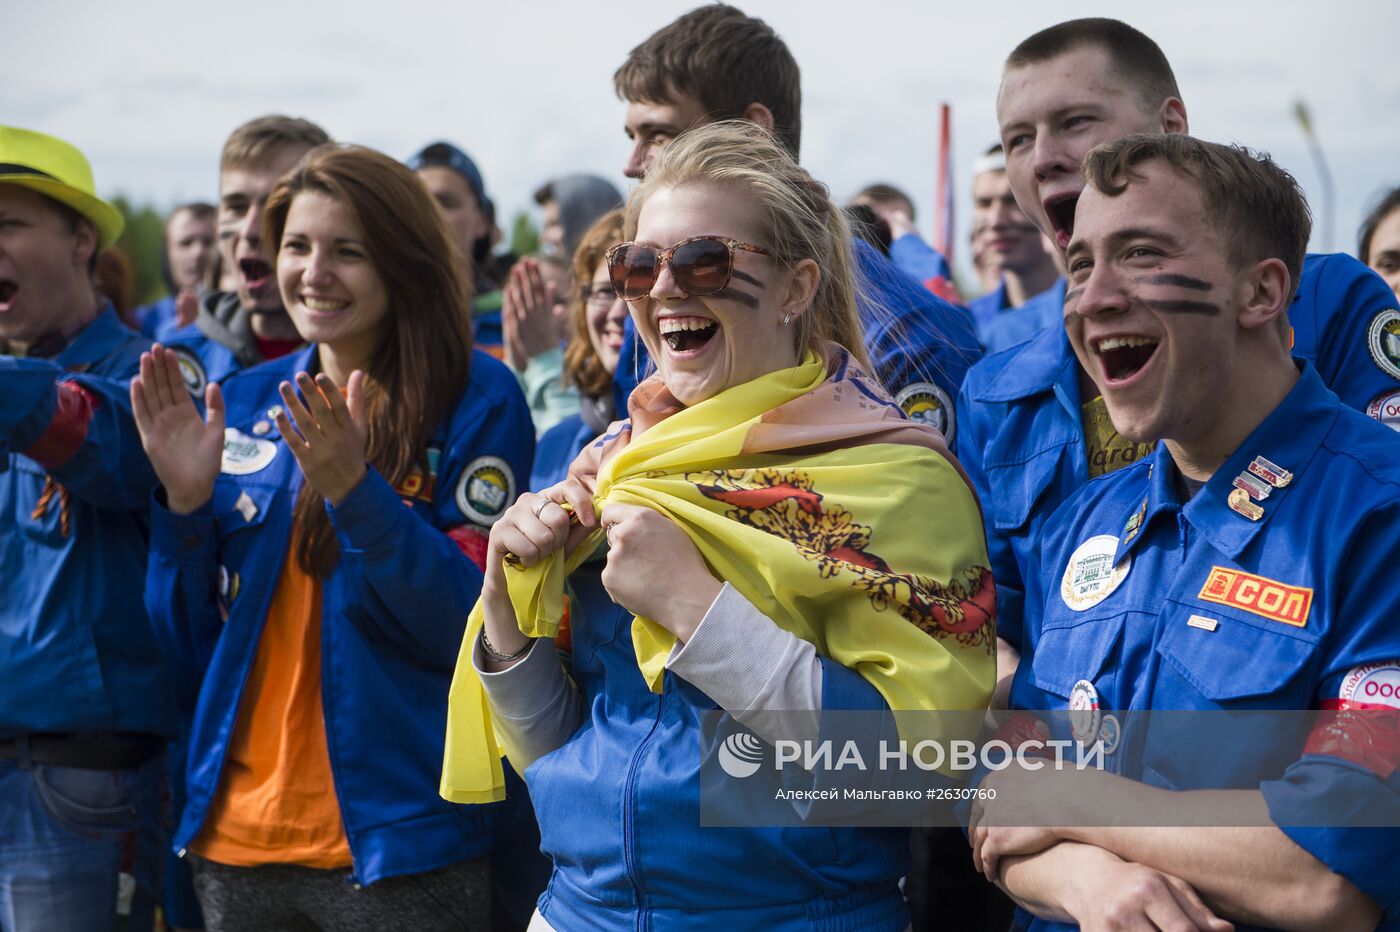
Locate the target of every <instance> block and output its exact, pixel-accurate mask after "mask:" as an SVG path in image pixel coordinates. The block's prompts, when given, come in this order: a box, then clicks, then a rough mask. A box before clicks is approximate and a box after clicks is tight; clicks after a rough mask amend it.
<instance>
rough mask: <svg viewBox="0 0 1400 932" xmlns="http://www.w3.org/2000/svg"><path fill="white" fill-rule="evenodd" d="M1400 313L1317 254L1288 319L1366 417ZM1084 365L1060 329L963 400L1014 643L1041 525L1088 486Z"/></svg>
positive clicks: (1388, 386)
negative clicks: (1378, 324)
mask: <svg viewBox="0 0 1400 932" xmlns="http://www.w3.org/2000/svg"><path fill="white" fill-rule="evenodd" d="M1051 295H1053V296H1054V297H1055V299H1056V301H1055V304H1056V306H1057V307H1058V308H1059V310H1057V312H1056V318H1057V319H1059V318H1062V317H1063V297H1064V292H1063V290H1062V289H1055V290H1052V291H1047V292H1043V293H1042V297H1043V296H1051ZM1036 300H1038V299H1036ZM1394 307H1395V294H1394V292H1392V291H1391V290H1390V289H1389V288H1388V287H1386V285H1385V282H1383V281H1382V280H1381V278H1380V276H1378V275H1376V273H1374V272H1372V271H1371V270H1370V269H1368V268H1366V267H1365V266H1363V265H1362V264H1361V263H1359V262H1357V261H1356V260H1355V259H1352V258H1350V257H1348V256H1342V255H1331V256H1322V255H1310V256H1308V257H1307V260H1306V261H1305V263H1304V265H1303V275H1302V283H1301V286H1300V288H1299V291H1298V298H1297V300H1296V301H1295V302H1294V304H1293V306H1292V307H1291V308H1290V309H1289V312H1288V313H1289V319H1290V321H1291V322H1292V325H1293V328H1294V347H1293V354H1294V355H1295V356H1300V357H1302V358H1305V359H1309V360H1311V361H1312V362H1313V364H1314V365H1315V366H1316V368H1317V372H1318V374H1319V375H1320V376H1321V377H1322V380H1323V381H1324V382H1325V383H1327V385H1328V386H1330V387H1332V388H1333V390H1334V391H1336V392H1337V394H1338V395H1339V396H1340V397H1341V399H1342V401H1343V402H1344V403H1345V404H1348V405H1350V406H1351V407H1353V408H1358V409H1360V410H1363V411H1364V410H1366V408H1367V407H1368V405H1369V404H1370V403H1371V402H1372V400H1373V399H1375V398H1376V397H1377V396H1379V397H1382V398H1384V397H1385V396H1386V395H1387V394H1388V393H1391V392H1395V391H1400V354H1398V355H1397V357H1396V359H1397V363H1396V371H1395V375H1394V376H1393V377H1392V376H1391V375H1390V374H1388V373H1387V372H1386V371H1385V370H1384V369H1382V368H1381V366H1380V365H1379V364H1377V363H1376V362H1374V361H1373V358H1372V356H1371V355H1370V354H1368V352H1367V338H1368V333H1369V331H1370V329H1372V322H1373V321H1375V320H1377V319H1381V320H1385V314H1386V309H1389V308H1394ZM1397 317H1400V315H1397ZM1397 329H1400V322H1397ZM1381 345H1382V349H1385V348H1386V347H1385V344H1384V342H1382V344H1381ZM1078 366H1079V364H1078V361H1077V360H1076V359H1075V356H1074V351H1073V350H1072V349H1071V348H1070V345H1069V338H1068V337H1067V336H1066V335H1065V330H1064V326H1063V325H1062V324H1061V325H1059V326H1054V327H1049V328H1046V329H1043V330H1040V331H1039V332H1038V333H1037V334H1036V335H1035V336H1033V337H1031V338H1030V339H1029V340H1027V341H1026V342H1024V343H1022V344H1020V345H1019V346H1015V347H1013V348H1011V349H1008V350H1004V351H1002V352H999V353H993V354H992V355H990V356H988V357H987V358H986V359H985V360H983V361H982V362H980V363H978V364H977V365H976V366H974V367H973V368H972V370H971V371H970V372H968V374H967V381H966V383H965V384H964V386H963V391H962V394H961V395H960V396H959V397H958V424H959V426H960V428H961V429H960V432H959V436H958V438H957V444H956V450H957V456H958V461H959V462H960V463H962V465H963V468H964V469H966V470H967V474H968V476H969V477H970V478H971V479H972V484H973V487H974V488H975V489H976V490H977V495H978V497H979V498H980V499H981V500H982V510H983V514H984V516H985V518H986V527H987V552H988V554H989V556H990V557H991V561H992V575H993V576H994V577H995V578H996V581H997V633H998V635H1000V636H1001V637H1003V638H1006V639H1007V640H1008V641H1010V642H1011V643H1012V644H1013V645H1018V644H1019V643H1020V638H1021V615H1022V605H1023V602H1024V584H1023V582H1022V579H1023V578H1024V572H1025V566H1026V561H1027V560H1028V559H1029V557H1030V555H1031V552H1032V551H1033V550H1034V549H1035V547H1036V546H1037V542H1038V540H1039V537H1040V529H1041V526H1042V525H1043V524H1044V523H1045V520H1046V519H1047V518H1048V517H1050V515H1051V514H1052V513H1053V512H1054V511H1055V509H1056V508H1058V507H1059V506H1060V503H1062V502H1063V501H1064V500H1065V499H1066V498H1068V497H1069V495H1070V493H1072V492H1073V491H1074V490H1075V489H1077V488H1079V487H1080V486H1081V485H1083V484H1084V483H1085V482H1087V481H1088V479H1089V465H1088V462H1087V460H1086V457H1087V455H1088V454H1087V453H1086V451H1085V445H1084V429H1083V423H1082V420H1081V416H1080V404H1081V399H1080V395H1079V376H1078V371H1079V369H1078Z"/></svg>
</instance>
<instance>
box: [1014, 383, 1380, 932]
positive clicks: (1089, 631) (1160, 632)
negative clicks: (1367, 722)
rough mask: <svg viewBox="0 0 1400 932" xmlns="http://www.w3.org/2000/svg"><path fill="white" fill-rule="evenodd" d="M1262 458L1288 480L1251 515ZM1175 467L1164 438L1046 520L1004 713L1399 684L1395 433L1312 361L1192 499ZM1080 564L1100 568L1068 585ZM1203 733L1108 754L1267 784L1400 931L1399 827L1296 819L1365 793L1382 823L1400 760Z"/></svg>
mask: <svg viewBox="0 0 1400 932" xmlns="http://www.w3.org/2000/svg"><path fill="white" fill-rule="evenodd" d="M1256 457H1263V458H1264V459H1266V460H1268V461H1269V462H1270V463H1272V464H1276V465H1277V466H1278V467H1281V468H1282V469H1284V470H1287V471H1289V472H1291V473H1292V479H1291V481H1289V482H1287V484H1286V485H1283V486H1282V487H1278V488H1270V489H1269V491H1268V494H1267V495H1266V497H1264V498H1263V499H1262V500H1259V501H1258V502H1257V505H1258V507H1259V508H1261V509H1262V515H1261V516H1260V517H1259V518H1258V520H1250V519H1249V518H1248V517H1246V516H1244V515H1242V514H1238V513H1236V512H1235V511H1234V510H1232V509H1231V507H1230V506H1229V505H1228V504H1227V498H1228V497H1229V494H1230V493H1231V492H1232V491H1234V485H1233V483H1234V482H1235V480H1236V477H1237V476H1239V475H1241V474H1244V475H1246V476H1250V475H1251V473H1250V472H1249V470H1250V465H1251V463H1252V462H1254V461H1255V458H1256ZM1177 475H1178V473H1177V470H1176V465H1175V463H1174V462H1173V461H1172V459H1171V456H1170V453H1169V452H1168V450H1167V448H1166V446H1165V445H1158V447H1157V449H1156V452H1155V453H1154V454H1153V455H1152V456H1151V457H1150V458H1149V459H1147V460H1142V461H1139V462H1138V463H1135V464H1134V465H1132V466H1128V467H1126V468H1124V469H1122V470H1119V471H1117V472H1114V473H1110V474H1108V475H1106V476H1103V477H1101V478H1099V479H1096V480H1094V481H1092V482H1090V483H1088V484H1087V485H1084V486H1083V487H1082V488H1080V489H1079V490H1078V491H1077V492H1076V493H1075V494H1073V495H1072V496H1070V497H1069V499H1068V500H1067V501H1066V502H1065V504H1064V505H1063V506H1062V507H1061V508H1060V509H1059V511H1057V512H1056V513H1055V515H1054V516H1053V517H1052V518H1051V519H1050V522H1049V523H1048V524H1047V525H1046V527H1045V532H1044V535H1043V536H1042V538H1041V544H1040V548H1039V550H1038V552H1037V553H1035V554H1034V555H1033V556H1032V559H1031V563H1030V567H1029V572H1028V576H1027V578H1028V587H1027V588H1028V592H1027V596H1026V598H1027V611H1026V629H1025V645H1024V652H1023V654H1022V657H1021V663H1020V666H1019V668H1018V669H1017V671H1016V678H1015V681H1014V683H1013V686H1012V691H1011V705H1012V707H1013V708H1019V709H1029V710H1033V711H1034V710H1048V709H1055V710H1064V709H1066V708H1068V706H1069V701H1070V696H1071V694H1072V692H1075V691H1079V692H1081V693H1085V694H1088V695H1094V696H1096V697H1097V700H1098V705H1099V707H1100V708H1101V709H1104V710H1109V709H1113V710H1124V711H1125V712H1127V713H1128V714H1129V715H1131V713H1132V712H1133V711H1136V710H1146V709H1154V710H1163V709H1204V710H1212V709H1224V710H1241V711H1242V710H1251V709H1276V710H1277V709H1296V710H1307V709H1317V708H1329V707H1336V706H1337V703H1338V702H1339V701H1343V700H1345V701H1358V700H1362V699H1363V695H1362V694H1363V693H1364V692H1365V690H1364V689H1362V688H1358V686H1361V687H1364V685H1365V683H1366V682H1367V681H1368V674H1372V675H1371V676H1370V678H1369V679H1370V682H1372V683H1373V684H1377V683H1381V684H1383V683H1386V682H1389V683H1392V684H1393V683H1397V682H1400V627H1397V625H1396V624H1395V619H1396V618H1397V617H1400V587H1397V586H1396V585H1395V582H1394V562H1395V557H1396V554H1397V553H1400V437H1397V436H1396V435H1395V434H1393V433H1391V432H1390V431H1385V430H1378V429H1376V426H1375V425H1374V424H1372V423H1370V422H1369V421H1368V420H1367V419H1366V418H1365V417H1363V416H1362V415H1361V414H1359V413H1357V412H1355V411H1351V410H1348V409H1347V408H1345V407H1344V406H1343V405H1341V404H1340V403H1339V402H1338V399H1337V398H1336V396H1335V395H1333V394H1332V393H1331V392H1330V391H1328V389H1327V388H1326V387H1325V386H1324V385H1323V383H1322V379H1321V378H1319V376H1318V373H1317V372H1316V371H1315V370H1314V369H1313V368H1312V367H1311V366H1308V367H1306V368H1305V369H1304V371H1303V374H1302V377H1301V379H1300V381H1299V382H1298V384H1297V385H1296V386H1295V387H1294V389H1293V390H1292V392H1290V393H1289V395H1288V396H1287V397H1286V398H1285V399H1284V401H1283V402H1282V403H1281V404H1280V405H1279V406H1278V407H1277V408H1276V409H1274V411H1273V413H1272V414H1270V415H1269V416H1268V417H1267V418H1266V419H1265V420H1264V422H1263V423H1262V424H1261V425H1260V426H1259V427H1258V428H1256V429H1255V430H1254V432H1253V433H1252V434H1251V435H1250V436H1249V437H1248V439H1246V440H1245V442H1244V443H1243V444H1242V445H1241V446H1240V447H1239V449H1237V450H1236V451H1235V452H1234V453H1233V454H1232V455H1231V456H1230V458H1229V459H1228V460H1226V462H1225V463H1224V465H1222V466H1221V467H1220V469H1219V470H1217V471H1216V473H1215V475H1214V476H1213V477H1212V478H1211V480H1210V481H1209V482H1208V483H1207V484H1206V485H1205V486H1204V487H1203V488H1202V489H1201V490H1200V491H1199V492H1197V493H1196V494H1195V496H1193V497H1192V498H1191V499H1190V500H1189V501H1188V502H1186V503H1185V504H1184V505H1183V504H1182V502H1181V500H1180V498H1179V495H1178V492H1177V488H1176V485H1177V483H1176V476H1177ZM1263 485H1265V487H1269V483H1263ZM1338 506H1341V507H1338ZM1096 538H1098V540H1097V541H1095V539H1096ZM1091 542H1092V543H1091ZM1081 548H1084V549H1081ZM1087 551H1094V552H1096V553H1099V554H1101V555H1102V556H1103V557H1104V562H1103V563H1102V564H1101V566H1102V568H1103V570H1102V571H1098V570H1095V569H1094V568H1093V566H1092V565H1091V563H1092V558H1089V559H1090V563H1086V562H1085V556H1084V555H1085V553H1086V552H1087ZM1076 552H1078V557H1076ZM1109 559H1111V561H1112V562H1111V563H1110V562H1108V560H1109ZM1110 566H1112V567H1115V568H1116V571H1115V572H1114V573H1113V575H1112V577H1111V578H1109V577H1108V576H1107V575H1106V573H1107V568H1108V567H1110ZM1241 573H1243V574H1251V575H1252V576H1253V577H1255V578H1254V579H1247V578H1244V577H1241V576H1239V575H1238V574H1241ZM1086 576H1087V577H1088V578H1090V579H1092V578H1093V577H1095V576H1097V579H1098V581H1097V582H1095V583H1092V584H1091V585H1090V586H1088V587H1085V588H1075V586H1074V581H1075V580H1080V579H1084V578H1086ZM1115 586H1116V588H1115ZM1197 616H1198V617H1197ZM1188 619H1190V620H1191V622H1192V623H1191V624H1188V623H1187V622H1188ZM1373 665H1380V666H1379V667H1376V666H1373ZM1081 681H1083V682H1087V683H1088V684H1089V686H1088V688H1087V689H1085V687H1083V686H1078V685H1076V684H1079V683H1081ZM1381 695H1382V696H1383V698H1379V699H1377V698H1371V697H1367V698H1368V700H1369V701H1370V702H1371V703H1372V704H1375V705H1381V706H1388V707H1389V708H1391V709H1400V697H1396V696H1395V695H1394V694H1393V692H1392V693H1391V694H1389V695H1386V694H1384V693H1381ZM1082 705H1083V703H1081V706H1082ZM1115 718H1116V715H1115ZM1256 721H1257V720H1256ZM1115 724H1118V723H1115ZM1124 724H1126V723H1124ZM1099 727H1100V728H1102V727H1103V726H1102V725H1099ZM1176 727H1183V726H1176ZM1203 727H1206V726H1205V725H1202V724H1199V723H1196V724H1193V725H1191V726H1190V728H1191V733H1190V734H1189V735H1187V736H1185V738H1184V739H1178V740H1170V741H1166V740H1161V741H1159V740H1158V738H1160V737H1162V736H1163V735H1165V734H1166V733H1168V732H1169V731H1170V730H1171V729H1172V728H1173V725H1172V723H1170V722H1168V723H1165V724H1163V723H1162V720H1161V719H1158V720H1157V721H1155V722H1153V723H1152V725H1151V729H1152V730H1151V731H1150V732H1149V733H1148V737H1147V739H1146V740H1144V741H1138V740H1129V738H1130V737H1133V735H1132V733H1131V732H1130V731H1124V732H1123V736H1124V738H1123V740H1122V742H1121V743H1118V747H1117V749H1116V750H1115V751H1113V752H1112V753H1109V754H1108V755H1107V756H1106V758H1105V760H1106V762H1107V763H1108V764H1109V769H1111V770H1113V771H1116V772H1119V773H1123V774H1125V775H1127V776H1130V777H1133V778H1135V779H1142V780H1144V781H1145V782H1147V783H1149V784H1151V785H1155V786H1160V787H1167V788H1171V789H1178V790H1188V789H1200V788H1214V787H1221V788H1242V789H1253V788H1256V787H1257V788H1259V789H1261V790H1262V792H1263V794H1264V798H1265V801H1266V802H1267V803H1268V806H1269V811H1270V815H1271V817H1272V818H1273V819H1274V821H1275V822H1277V823H1280V824H1281V825H1282V828H1283V831H1284V832H1285V833H1286V834H1287V835H1288V836H1289V837H1290V838H1291V839H1293V841H1295V842H1297V843H1298V844H1299V845H1300V846H1301V847H1302V848H1304V849H1305V850H1306V851H1308V852H1309V853H1310V854H1312V855H1313V856H1314V857H1316V858H1317V859H1318V860H1320V861H1321V862H1322V863H1324V864H1325V865H1327V866H1328V867H1329V868H1331V869H1332V870H1333V871H1335V872H1336V873H1339V874H1341V875H1342V876H1344V877H1346V878H1347V879H1348V880H1350V881H1351V882H1352V883H1354V884H1355V885H1356V886H1357V887H1358V888H1359V889H1361V890H1362V892H1364V893H1366V894H1367V895H1368V896H1370V897H1371V898H1372V899H1374V900H1375V901H1376V902H1377V903H1379V904H1380V905H1381V906H1382V908H1383V909H1384V910H1385V913H1386V920H1385V922H1384V923H1382V926H1383V927H1384V928H1396V927H1400V884H1396V882H1395V877H1396V874H1395V865H1396V863H1397V860H1400V828H1364V829H1363V828H1315V827H1314V828H1298V827H1292V826H1293V825H1297V824H1299V823H1304V824H1306V823H1311V824H1312V825H1328V824H1333V825H1335V824H1337V822H1338V821H1339V820H1336V819H1335V818H1334V819H1333V821H1331V822H1329V821H1328V814H1329V813H1337V812H1339V811H1342V810H1346V811H1354V810H1355V807H1354V806H1353V801H1363V800H1364V801H1365V803H1364V805H1365V806H1366V807H1368V809H1367V811H1369V812H1371V813H1372V814H1374V815H1375V817H1376V818H1378V819H1381V820H1384V819H1386V818H1387V816H1386V815H1384V813H1387V812H1388V813H1390V815H1389V816H1388V817H1389V818H1400V815H1397V813H1400V770H1395V771H1394V772H1391V768H1392V767H1393V766H1394V761H1393V759H1392V760H1390V761H1389V763H1388V766H1385V767H1381V768H1379V769H1380V770H1384V771H1386V772H1384V773H1380V772H1378V770H1377V768H1376V765H1375V764H1371V765H1369V766H1368V765H1367V764H1365V763H1364V755H1357V754H1354V753H1353V752H1352V751H1348V750H1345V749H1344V748H1343V749H1342V750H1339V749H1338V746H1337V745H1333V746H1331V747H1330V748H1326V747H1324V748H1323V749H1321V750H1318V749H1314V748H1309V749H1308V750H1305V749H1304V746H1303V745H1304V740H1303V739H1304V738H1306V735H1298V734H1296V733H1294V734H1290V735H1289V738H1293V739H1296V741H1292V740H1290V741H1280V740H1278V739H1279V737H1280V736H1279V734H1278V733H1277V732H1271V730H1270V729H1267V728H1263V727H1261V726H1259V725H1255V726H1253V728H1251V729H1250V731H1249V732H1248V733H1246V732H1245V731H1244V730H1243V729H1240V728H1238V727H1236V728H1231V729H1229V733H1230V734H1231V735H1232V736H1233V738H1234V740H1231V741H1223V740H1212V739H1211V738H1210V737H1207V736H1206V735H1203V734H1202V731H1201V729H1202V728H1203ZM1221 727H1222V729H1223V728H1224V727H1225V726H1224V725H1223V724H1222V725H1221ZM1116 731H1117V729H1114V732H1115V733H1116ZM1105 734H1106V733H1105V732H1103V731H1100V732H1099V735H1101V736H1102V735H1105ZM1057 737H1060V736H1057ZM1066 737H1067V736H1066ZM1137 737H1139V738H1140V737H1142V736H1141V734H1139V735H1137ZM1085 740H1089V741H1092V740H1093V736H1090V737H1089V738H1087V739H1085ZM1114 743H1117V742H1116V741H1115V740H1114V739H1112V738H1108V739H1106V745H1112V744H1114ZM1382 753H1383V754H1384V752H1382ZM1390 753H1391V754H1393V751H1392V752H1390ZM1339 799H1340V800H1345V802H1343V803H1342V804H1341V806H1340V808H1339V805H1338V801H1339ZM1356 805H1357V806H1360V805H1363V804H1362V803H1360V802H1357V803H1356ZM1290 823H1291V824H1290ZM1374 824H1380V825H1383V824H1387V823H1386V822H1385V821H1379V822H1376V823H1374ZM1388 824H1391V825H1394V824H1397V823H1395V822H1390V823H1388ZM1035 927H1037V928H1052V927H1054V928H1058V926H1053V925H1052V924H1050V923H1036V924H1035Z"/></svg>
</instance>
